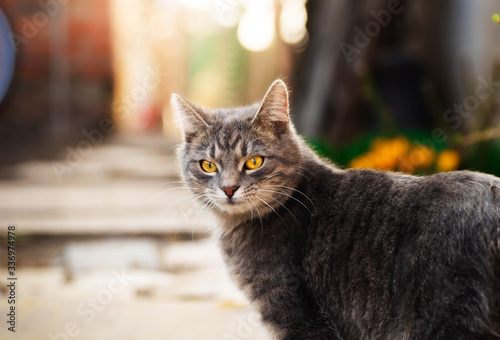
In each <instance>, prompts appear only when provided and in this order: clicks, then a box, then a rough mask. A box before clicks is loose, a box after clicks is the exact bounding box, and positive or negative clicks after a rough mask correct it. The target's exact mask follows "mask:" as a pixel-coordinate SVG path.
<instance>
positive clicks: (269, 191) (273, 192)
mask: <svg viewBox="0 0 500 340" xmlns="http://www.w3.org/2000/svg"><path fill="white" fill-rule="evenodd" d="M261 191H267V192H272V193H279V192H277V191H271V190H265V189H261ZM259 194H261V195H264V196H266V197H269V198H270V199H272V200H273V201H275V202H277V203H278V204H279V205H281V206H282V207H283V208H285V209H286V211H288V213H290V215H291V216H292V217H293V219H294V220H295V222H297V223H299V221H298V220H297V218H295V215H294V214H292V212H291V211H290V209H288V208H287V207H286V206H285V205H284V204H283V203H281V202H280V201H278V200H277V199H275V198H274V197H272V196H269V195H266V194H263V193H261V192H259Z"/></svg>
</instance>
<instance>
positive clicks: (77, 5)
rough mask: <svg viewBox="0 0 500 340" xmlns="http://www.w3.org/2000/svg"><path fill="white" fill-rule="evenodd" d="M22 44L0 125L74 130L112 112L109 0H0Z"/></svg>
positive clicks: (16, 39) (47, 130) (29, 129)
mask: <svg viewBox="0 0 500 340" xmlns="http://www.w3.org/2000/svg"><path fill="white" fill-rule="evenodd" d="M0 8H1V9H2V11H3V12H4V13H5V15H6V16H7V18H8V20H9V21H10V24H11V27H12V30H13V32H14V35H13V42H14V43H15V45H16V46H17V57H16V70H15V74H14V77H13V81H12V85H11V88H10V90H9V92H8V94H7V97H6V98H5V100H4V102H2V103H1V105H0V128H1V129H2V130H6V129H8V130H9V131H11V130H13V129H14V130H16V131H17V132H19V131H21V132H30V133H32V134H41V135H52V134H53V133H54V132H59V133H60V134H62V135H74V134H75V132H79V131H80V130H81V129H82V128H84V127H89V126H92V125H94V124H95V123H96V122H98V121H99V119H101V118H102V117H104V116H109V115H110V106H111V98H112V65H111V38H110V28H109V27H110V26H109V20H110V19H109V2H108V1H107V0H0Z"/></svg>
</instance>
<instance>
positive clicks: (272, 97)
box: [252, 79, 290, 134]
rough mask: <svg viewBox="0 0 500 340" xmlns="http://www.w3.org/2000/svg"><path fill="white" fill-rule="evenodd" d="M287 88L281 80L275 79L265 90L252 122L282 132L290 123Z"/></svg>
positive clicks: (278, 132) (277, 132)
mask: <svg viewBox="0 0 500 340" xmlns="http://www.w3.org/2000/svg"><path fill="white" fill-rule="evenodd" d="M288 111H289V101H288V89H287V87H286V85H285V82H283V80H281V79H278V80H275V81H274V83H272V85H271V86H270V87H269V89H268V90H267V93H266V95H265V96H264V100H263V101H262V103H261V104H260V107H259V109H258V110H257V113H256V114H255V116H254V117H253V120H252V122H256V123H258V124H261V125H264V126H266V127H270V128H272V129H273V131H274V132H275V133H276V134H282V133H283V132H285V131H286V130H287V129H288V126H289V124H290V115H289V112H288Z"/></svg>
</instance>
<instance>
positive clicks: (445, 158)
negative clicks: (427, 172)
mask: <svg viewBox="0 0 500 340" xmlns="http://www.w3.org/2000/svg"><path fill="white" fill-rule="evenodd" d="M459 164H460V155H459V154H458V152H456V151H455V150H444V151H443V152H441V153H440V154H439V156H438V159H437V169H438V171H440V172H446V171H453V170H456V169H457V168H458V165H459Z"/></svg>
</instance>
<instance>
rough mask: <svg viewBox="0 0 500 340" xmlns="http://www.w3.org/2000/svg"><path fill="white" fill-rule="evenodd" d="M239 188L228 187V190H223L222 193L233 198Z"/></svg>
mask: <svg viewBox="0 0 500 340" xmlns="http://www.w3.org/2000/svg"><path fill="white" fill-rule="evenodd" d="M238 188H239V187H227V188H221V189H222V191H224V192H225V193H226V196H227V197H233V195H234V193H235V192H236V190H238Z"/></svg>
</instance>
